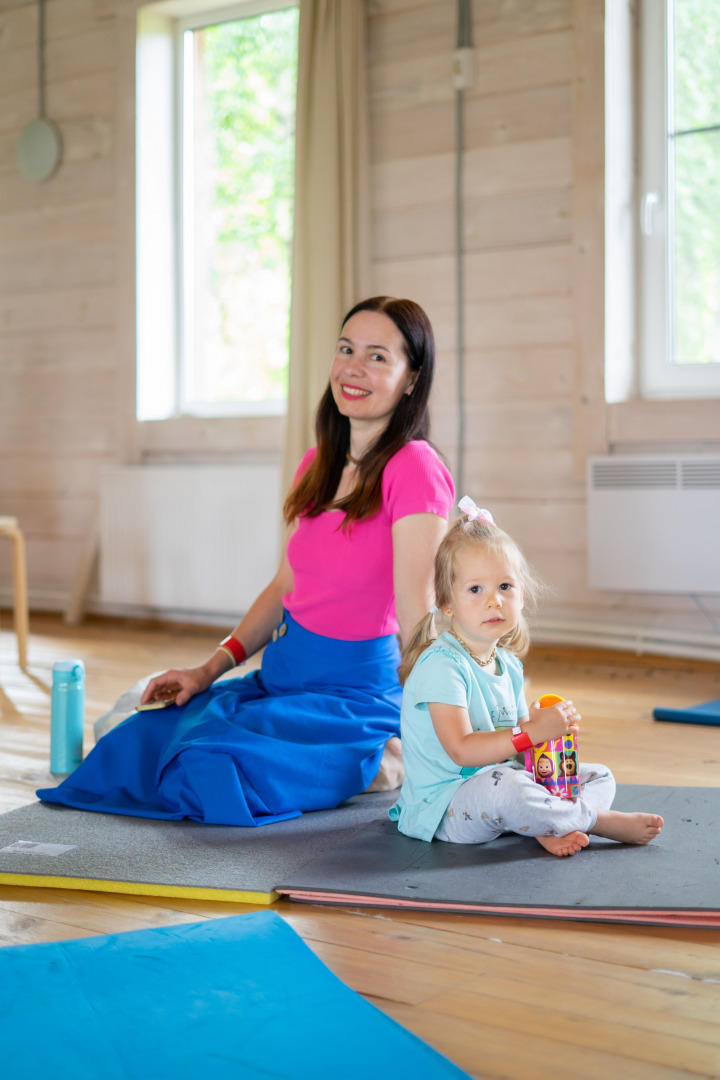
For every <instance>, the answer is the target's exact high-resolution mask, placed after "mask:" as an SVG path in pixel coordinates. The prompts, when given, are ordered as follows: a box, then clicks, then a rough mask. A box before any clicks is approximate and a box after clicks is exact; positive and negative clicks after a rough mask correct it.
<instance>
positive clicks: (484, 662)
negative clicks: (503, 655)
mask: <svg viewBox="0 0 720 1080" xmlns="http://www.w3.org/2000/svg"><path fill="white" fill-rule="evenodd" d="M450 633H451V634H452V636H453V637H454V638H455V639H456V640H457V641H459V642H460V644H461V645H462V647H463V649H464V650H465V652H466V653H469V655H470V656H472V658H473V660H474V661H475V663H476V664H479V665H480V667H487V666H488V664H492V662H493V660H494V659H495V646H494V645H493V651H492V652H491V653H490V655H489V656H488V658H487V660H481V659H480V657H479V656H476V655H475V653H474V652H473V651H472V649H471V648H470V646H469V645H468V643H467V641H463V639H462V638H461V637H460V635H459V634H456V633H455V631H454V630H453V628H452V626H451V627H450Z"/></svg>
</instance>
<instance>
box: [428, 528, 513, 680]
mask: <svg viewBox="0 0 720 1080" xmlns="http://www.w3.org/2000/svg"><path fill="white" fill-rule="evenodd" d="M454 566H455V581H454V583H453V588H452V595H451V598H450V603H449V604H446V605H444V607H443V609H442V610H443V614H444V615H446V616H448V618H451V619H452V624H453V629H454V630H455V631H456V633H458V634H459V635H460V637H461V638H463V639H464V640H465V641H466V642H467V643H468V645H469V646H470V648H471V649H472V651H473V652H475V653H477V654H478V656H480V657H481V658H482V659H483V660H484V659H485V657H486V656H489V655H490V653H491V652H492V649H493V647H494V645H495V644H496V643H497V642H498V641H499V640H500V638H501V637H504V636H505V634H508V633H509V632H510V631H511V630H512V629H513V628H514V627H515V626H517V623H518V620H519V618H520V613H521V612H522V609H523V590H522V586H521V584H520V582H519V580H518V575H517V571H516V570H515V566H514V565H513V563H512V561H511V560H510V559H509V558H508V557H507V556H506V555H503V554H496V553H495V552H492V551H488V550H486V549H484V548H482V547H481V546H479V545H478V544H465V545H464V546H463V547H461V548H460V549H459V550H458V551H456V553H455V559H454Z"/></svg>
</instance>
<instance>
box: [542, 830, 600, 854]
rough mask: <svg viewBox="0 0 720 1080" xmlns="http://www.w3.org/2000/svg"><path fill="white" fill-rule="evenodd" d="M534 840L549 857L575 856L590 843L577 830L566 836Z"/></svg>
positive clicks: (586, 837)
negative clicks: (548, 853) (547, 852)
mask: <svg viewBox="0 0 720 1080" xmlns="http://www.w3.org/2000/svg"><path fill="white" fill-rule="evenodd" d="M535 839H536V840H537V842H538V844H542V846H543V847H544V848H545V850H546V851H549V852H550V854H551V855H575V854H576V852H578V851H582V849H583V848H584V847H587V846H588V844H589V843H590V837H589V836H586V835H585V833H584V832H579V831H578V830H577V829H576V830H575V832H569V833H567V835H566V836H536V837H535Z"/></svg>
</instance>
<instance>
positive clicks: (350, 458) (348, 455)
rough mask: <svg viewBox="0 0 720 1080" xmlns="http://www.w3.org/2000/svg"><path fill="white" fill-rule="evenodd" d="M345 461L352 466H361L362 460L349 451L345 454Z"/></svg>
mask: <svg viewBox="0 0 720 1080" xmlns="http://www.w3.org/2000/svg"><path fill="white" fill-rule="evenodd" d="M345 460H346V461H349V462H350V464H351V465H359V464H360V458H356V457H353V456H352V454H351V453H350V451H349V450H348V452H347V453H346V454H345Z"/></svg>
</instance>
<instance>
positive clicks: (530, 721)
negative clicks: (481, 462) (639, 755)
mask: <svg viewBox="0 0 720 1080" xmlns="http://www.w3.org/2000/svg"><path fill="white" fill-rule="evenodd" d="M459 506H460V509H461V510H463V511H465V513H466V514H467V516H466V517H464V518H461V519H460V520H459V521H456V522H455V524H454V525H453V526H452V528H451V529H450V531H449V532H448V534H447V536H446V537H445V539H444V540H443V542H442V544H441V545H440V548H439V550H438V553H437V557H436V559H435V598H436V602H437V605H438V606H437V607H433V609H432V610H431V611H430V612H429V613H428V614H427V615H426V616H425V618H424V619H423V620H422V621H421V622H420V623H419V624H418V626H417V627H416V629H415V631H414V633H413V636H412V637H411V638H410V640H409V642H408V644H407V647H406V649H405V651H404V653H403V661H402V665H401V668H400V681H401V683H402V684H403V685H404V691H403V700H402V712H401V729H402V731H401V735H402V748H403V758H404V761H405V779H404V781H403V785H402V789H401V791H400V796H399V798H398V801H397V802H396V804H395V805H394V806H393V807H392V809H391V810H390V817H391V818H393V820H395V821H397V823H398V828H399V829H400V831H401V832H403V833H406V834H407V835H408V836H414V837H417V838H418V839H420V840H432V839H433V837H437V839H438V840H448V841H451V842H453V843H456V844H482V843H485V842H486V841H488V840H494V839H495V837H497V836H499V835H500V834H501V833H504V832H514V833H520V834H521V835H522V836H534V837H536V838H537V840H538V841H539V842H540V843H541V844H542V846H543V847H544V848H546V849H547V850H548V851H550V852H552V854H554V855H574V854H575V853H576V852H577V851H580V850H581V848H583V847H586V846H587V844H588V843H589V839H588V835H587V834H588V833H594V834H595V835H596V836H605V837H608V838H609V839H611V840H619V841H622V842H624V843H631V844H647V843H648V842H649V841H650V840H652V839H653V838H654V837H656V836H657V835H658V833H659V832H660V829H661V828H662V826H663V819H662V818H661V817H659V816H658V815H657V814H642V813H632V814H626V813H620V812H619V811H617V810H611V809H610V807H611V805H612V801H613V798H614V797H615V780H614V779H613V776H612V773H611V772H610V771H609V769H607V768H606V767H605V766H604V765H587V764H584V763H582V762H581V764H580V766H579V770H578V772H579V779H580V785H581V786H580V790H581V796H580V797H579V798H578V799H574V800H569V799H560V798H558V797H557V796H556V795H551V794H549V793H548V791H547V790H546V789H545V788H544V787H543V786H542V785H540V784H538V783H536V782H535V781H534V780H533V778H532V776H531V775H530V773H528V772H526V771H525V768H524V762H523V755H522V753H521V752H522V751H524V750H526V749H528V748H529V747H530V746H532V745H534V744H537V743H541V742H545V741H546V740H548V739H555V738H558V737H560V736H562V735H565V734H566V733H567V732H568V731H577V725H578V723H579V721H580V716H579V714H578V712H577V710H576V709H575V707H574V706H573V704H572V702H571V701H563V702H561V703H559V704H557V705H552V706H550V707H548V708H544V709H541V708H540V706H539V705H538V703H537V702H534V703H533V704H532V705H531V706H530V710H529V712H528V708H527V705H526V704H525V698H524V694H523V669H522V664H521V662H520V659H521V657H523V656H524V655H525V653H526V652H527V649H528V645H529V636H528V630H527V625H526V623H525V619H524V617H523V605H524V603H525V602H526V601H532V600H533V599H534V598H535V597H536V595H537V592H538V585H537V582H536V581H535V580H534V579H533V576H532V574H531V571H530V568H529V567H528V565H527V563H526V561H525V559H524V557H523V555H522V553H521V551H520V550H519V548H518V547H517V545H516V544H515V542H514V541H513V540H511V538H510V537H509V536H508V535H507V534H506V533H504V532H503V531H502V530H501V529H499V528H497V526H496V525H495V523H494V522H493V519H492V516H491V515H490V514H489V512H488V511H487V510H478V508H477V507H476V506H475V504H474V502H473V501H472V499H470V498H468V497H466V498H464V499H462V500H461V501H460V503H459ZM438 611H440V612H442V614H443V615H444V616H445V617H446V619H448V620H449V629H448V630H447V631H446V632H445V633H441V634H440V636H439V637H438V638H436V639H435V640H433V633H432V631H433V622H434V617H435V615H436V614H437V613H438ZM516 755H520V756H519V757H517V756H516Z"/></svg>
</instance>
